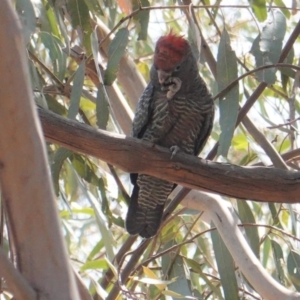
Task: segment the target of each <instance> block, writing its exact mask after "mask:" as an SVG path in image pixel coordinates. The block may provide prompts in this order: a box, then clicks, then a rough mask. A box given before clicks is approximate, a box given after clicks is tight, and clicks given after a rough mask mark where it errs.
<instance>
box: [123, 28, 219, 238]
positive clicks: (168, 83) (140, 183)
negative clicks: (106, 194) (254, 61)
mask: <svg viewBox="0 0 300 300" xmlns="http://www.w3.org/2000/svg"><path fill="white" fill-rule="evenodd" d="M213 120H214V103H213V99H212V96H211V94H210V92H209V90H208V88H207V86H206V84H205V82H204V81H203V79H202V77H201V76H200V74H199V69H198V64H197V60H196V58H195V57H194V55H193V52H192V48H191V45H190V44H189V42H188V41H187V40H186V39H185V38H184V37H183V36H181V35H177V34H175V33H174V32H173V31H171V32H169V33H168V34H167V35H164V36H161V37H160V38H159V39H158V40H157V42H156V46H155V51H154V59H153V64H152V66H151V69H150V81H149V83H148V85H147V86H146V88H145V90H144V91H143V93H142V95H141V97H140V99H139V101H138V104H137V108H136V112H135V115H134V118H133V123H132V131H131V136H132V137H134V138H137V139H142V140H144V141H148V142H151V143H153V144H155V145H159V146H163V147H167V148H170V149H171V151H172V157H173V156H174V155H176V152H178V151H182V152H183V153H187V154H190V155H194V156H198V155H199V153H200V152H201V150H202V149H203V147H204V145H205V143H206V141H207V139H208V137H209V136H210V133H211V130H212V127H213ZM130 179H131V183H132V185H133V190H132V194H131V197H130V203H129V207H128V212H127V216H126V219H125V228H126V230H127V232H128V233H129V234H130V235H137V234H138V235H140V236H141V237H142V238H151V237H153V236H155V235H156V234H157V232H158V230H159V228H160V225H161V222H162V216H163V211H164V206H165V203H166V201H167V199H168V196H169V194H170V193H171V191H172V190H173V189H174V187H175V186H176V185H175V184H174V183H172V182H169V181H166V180H162V179H159V178H156V177H153V176H149V175H146V174H137V173H131V174H130Z"/></svg>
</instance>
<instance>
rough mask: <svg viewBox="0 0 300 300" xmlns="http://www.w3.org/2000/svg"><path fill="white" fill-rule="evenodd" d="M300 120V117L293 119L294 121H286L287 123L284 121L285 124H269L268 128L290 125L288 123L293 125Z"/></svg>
mask: <svg viewBox="0 0 300 300" xmlns="http://www.w3.org/2000/svg"><path fill="white" fill-rule="evenodd" d="M299 120H300V117H298V118H296V119H294V120H292V121H289V122H286V123H283V124H279V125H276V126H268V127H267V128H268V129H275V128H280V127H283V126H288V125H293V124H294V123H295V122H297V121H299Z"/></svg>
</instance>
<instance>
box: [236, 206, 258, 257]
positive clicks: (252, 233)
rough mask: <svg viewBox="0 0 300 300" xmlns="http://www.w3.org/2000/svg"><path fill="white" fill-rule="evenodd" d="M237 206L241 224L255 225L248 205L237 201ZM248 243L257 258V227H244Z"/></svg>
mask: <svg viewBox="0 0 300 300" xmlns="http://www.w3.org/2000/svg"><path fill="white" fill-rule="evenodd" d="M237 205H238V212H239V217H240V219H241V221H242V223H252V224H255V223H256V222H255V218H254V215H253V213H252V210H251V208H250V207H249V204H248V203H247V202H246V201H237ZM244 229H245V232H246V236H247V240H248V243H249V245H250V247H251V249H252V251H253V252H254V254H255V255H256V257H257V258H259V235H258V228H257V227H248V226H245V227H244Z"/></svg>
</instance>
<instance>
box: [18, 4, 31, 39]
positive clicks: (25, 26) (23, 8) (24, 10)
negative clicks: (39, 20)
mask: <svg viewBox="0 0 300 300" xmlns="http://www.w3.org/2000/svg"><path fill="white" fill-rule="evenodd" d="M16 11H17V12H18V15H19V18H20V21H21V23H22V30H23V36H24V41H25V44H28V43H29V40H30V36H31V35H32V34H33V33H34V32H35V28H36V17H35V13H34V9H33V5H32V3H31V1H30V0H16Z"/></svg>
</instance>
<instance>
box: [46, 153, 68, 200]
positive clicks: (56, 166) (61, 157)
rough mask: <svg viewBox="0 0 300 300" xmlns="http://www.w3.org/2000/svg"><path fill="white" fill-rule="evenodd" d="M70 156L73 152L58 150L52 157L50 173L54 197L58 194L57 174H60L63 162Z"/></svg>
mask: <svg viewBox="0 0 300 300" xmlns="http://www.w3.org/2000/svg"><path fill="white" fill-rule="evenodd" d="M72 154H73V152H72V151H71V150H68V149H65V148H59V149H58V150H57V151H56V153H55V155H54V157H53V162H52V166H51V173H52V178H53V184H54V188H55V192H56V195H58V194H59V174H60V170H61V167H62V165H63V163H64V161H65V160H66V159H67V158H68V157H69V156H70V155H72Z"/></svg>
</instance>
